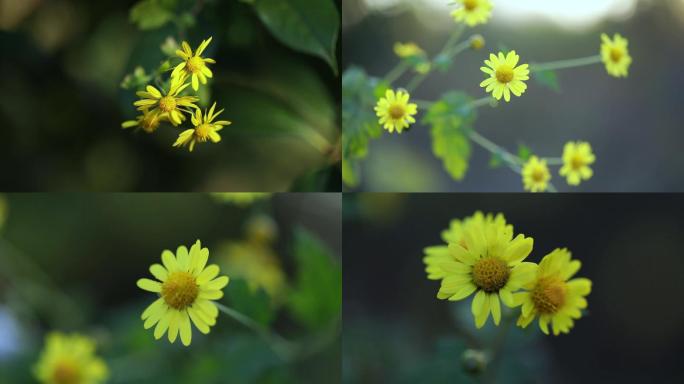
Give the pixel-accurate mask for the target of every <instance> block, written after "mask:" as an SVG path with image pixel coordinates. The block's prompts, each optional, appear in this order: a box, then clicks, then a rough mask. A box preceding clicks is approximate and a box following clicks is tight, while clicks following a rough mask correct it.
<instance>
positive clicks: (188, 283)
mask: <svg viewBox="0 0 684 384" xmlns="http://www.w3.org/2000/svg"><path fill="white" fill-rule="evenodd" d="M198 293H199V287H198V286H197V279H195V277H194V276H192V275H191V274H189V273H187V272H182V271H180V272H173V273H171V274H169V277H168V278H167V279H166V281H165V282H164V284H162V289H161V296H162V297H163V298H164V301H165V302H166V304H168V305H169V307H171V308H175V309H185V308H187V307H188V306H190V304H192V303H194V302H195V299H196V298H197V294H198Z"/></svg>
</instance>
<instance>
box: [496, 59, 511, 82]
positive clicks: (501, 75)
mask: <svg viewBox="0 0 684 384" xmlns="http://www.w3.org/2000/svg"><path fill="white" fill-rule="evenodd" d="M496 79H497V80H499V83H503V84H506V83H510V82H511V81H512V80H513V68H511V67H510V66H508V65H506V64H504V65H500V66H499V68H497V70H496Z"/></svg>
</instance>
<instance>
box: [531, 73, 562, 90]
mask: <svg viewBox="0 0 684 384" xmlns="http://www.w3.org/2000/svg"><path fill="white" fill-rule="evenodd" d="M532 78H534V80H535V81H536V82H537V83H538V84H539V85H542V86H544V87H547V88H549V89H551V90H553V91H556V92H560V84H559V83H558V76H557V75H556V71H553V70H547V71H540V72H532Z"/></svg>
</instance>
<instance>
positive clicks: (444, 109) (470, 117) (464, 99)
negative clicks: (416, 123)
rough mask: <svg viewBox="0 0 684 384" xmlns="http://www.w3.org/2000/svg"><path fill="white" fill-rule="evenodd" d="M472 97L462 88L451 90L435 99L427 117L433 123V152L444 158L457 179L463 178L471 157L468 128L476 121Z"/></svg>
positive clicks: (453, 176) (444, 162)
mask: <svg viewBox="0 0 684 384" xmlns="http://www.w3.org/2000/svg"><path fill="white" fill-rule="evenodd" d="M471 101H472V99H471V98H470V97H468V96H467V95H466V94H465V93H462V92H449V93H447V94H445V95H444V96H442V98H441V99H440V100H439V101H437V102H435V103H434V104H433V105H432V106H431V107H430V109H429V110H428V112H427V114H426V115H425V117H424V119H423V123H425V124H428V125H431V129H430V135H431V136H432V152H433V153H434V154H435V156H437V157H438V158H440V159H442V162H443V164H444V168H445V169H446V170H447V172H449V174H450V175H451V177H452V178H454V180H462V179H463V178H464V177H465V174H466V171H467V170H468V162H469V160H470V154H471V149H470V140H469V139H468V137H467V136H466V135H465V132H464V130H465V129H470V126H471V125H472V123H473V122H474V121H475V118H476V114H475V110H473V109H472V108H470V107H469V104H470V102H471Z"/></svg>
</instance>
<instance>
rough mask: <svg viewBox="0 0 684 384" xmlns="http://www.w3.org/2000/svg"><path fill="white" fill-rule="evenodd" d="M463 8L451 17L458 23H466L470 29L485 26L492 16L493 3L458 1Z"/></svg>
mask: <svg viewBox="0 0 684 384" xmlns="http://www.w3.org/2000/svg"><path fill="white" fill-rule="evenodd" d="M456 3H458V4H460V5H461V8H459V9H457V10H455V11H453V12H451V16H452V17H453V18H454V20H455V21H457V22H461V21H463V22H465V23H466V24H468V26H470V27H474V26H476V25H478V24H484V23H486V22H487V20H489V17H490V16H491V15H492V2H491V1H490V0H456Z"/></svg>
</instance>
